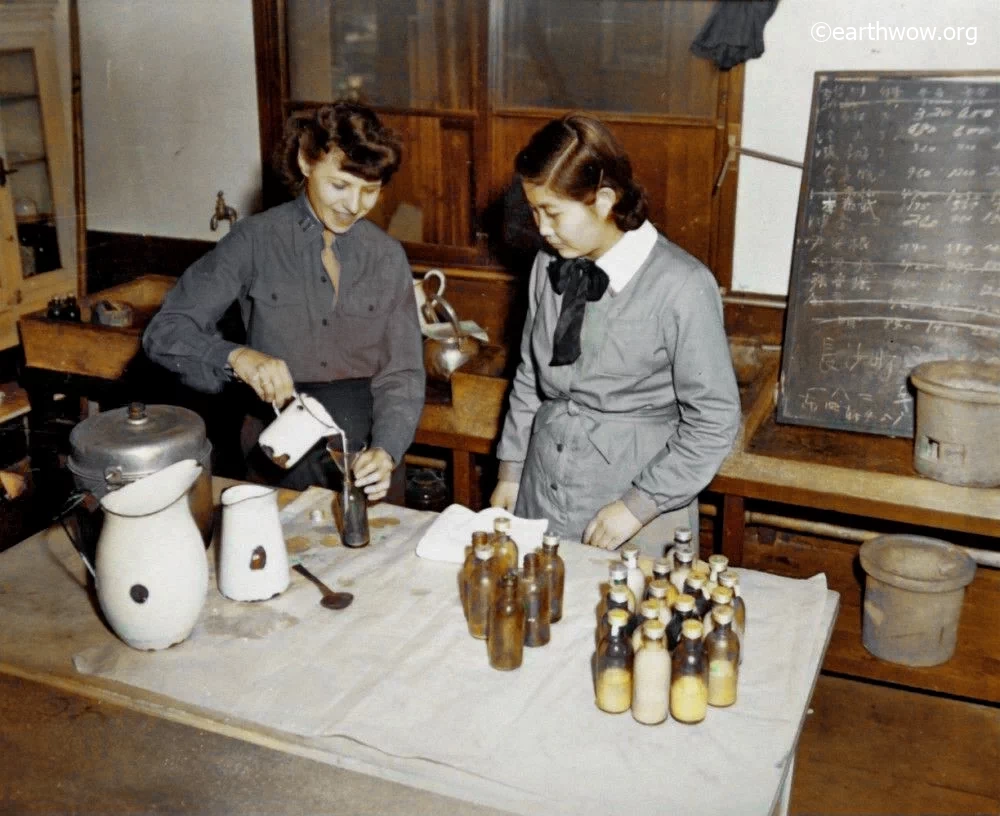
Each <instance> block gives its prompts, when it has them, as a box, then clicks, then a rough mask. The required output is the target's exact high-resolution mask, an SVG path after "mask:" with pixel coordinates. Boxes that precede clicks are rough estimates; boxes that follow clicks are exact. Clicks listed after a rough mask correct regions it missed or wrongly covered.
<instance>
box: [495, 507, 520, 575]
mask: <svg viewBox="0 0 1000 816" xmlns="http://www.w3.org/2000/svg"><path fill="white" fill-rule="evenodd" d="M493 546H494V547H496V551H497V552H496V554H497V557H498V558H499V559H500V560H501V561H502V562H503V568H504V571H506V570H514V571H515V572H516V571H517V568H518V566H519V565H520V562H519V561H518V554H517V543H516V542H515V541H514V539H513V538H511V537H510V519H509V518H508V517H507V516H499V517H497V518H495V519H493Z"/></svg>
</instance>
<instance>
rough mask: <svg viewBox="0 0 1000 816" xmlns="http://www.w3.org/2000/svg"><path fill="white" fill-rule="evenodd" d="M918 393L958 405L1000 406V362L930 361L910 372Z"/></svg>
mask: <svg viewBox="0 0 1000 816" xmlns="http://www.w3.org/2000/svg"><path fill="white" fill-rule="evenodd" d="M910 379H911V380H913V385H914V387H916V388H917V389H918V390H919V391H926V392H927V393H929V394H933V395H935V396H938V397H944V398H945V399H951V400H957V401H959V402H981V403H987V404H994V405H995V404H997V403H1000V363H988V362H982V361H978V360H932V361H930V362H926V363H921V364H920V365H918V366H917V367H916V368H914V369H913V371H911V372H910Z"/></svg>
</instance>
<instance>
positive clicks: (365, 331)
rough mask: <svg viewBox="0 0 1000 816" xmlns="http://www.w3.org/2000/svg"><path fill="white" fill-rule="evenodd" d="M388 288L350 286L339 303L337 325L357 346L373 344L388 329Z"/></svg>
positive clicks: (379, 339) (377, 341)
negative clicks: (351, 287)
mask: <svg viewBox="0 0 1000 816" xmlns="http://www.w3.org/2000/svg"><path fill="white" fill-rule="evenodd" d="M389 305H390V303H389V292H388V290H387V289H378V288H376V287H374V286H365V287H361V288H355V289H349V290H348V291H346V292H344V293H343V299H342V300H341V301H340V302H339V303H338V307H337V311H338V312H339V314H340V325H341V326H342V327H343V330H344V333H345V335H346V336H347V337H349V338H350V341H351V342H352V344H354V345H356V346H357V347H368V346H373V345H375V344H377V343H379V342H380V341H381V339H382V338H383V337H384V336H385V334H386V333H387V328H388V324H387V321H388V315H389Z"/></svg>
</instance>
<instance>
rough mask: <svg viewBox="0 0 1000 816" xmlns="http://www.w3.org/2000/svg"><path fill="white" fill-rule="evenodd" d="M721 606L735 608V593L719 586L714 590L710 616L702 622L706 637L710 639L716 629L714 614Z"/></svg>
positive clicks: (706, 616) (709, 611)
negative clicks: (710, 634)
mask: <svg viewBox="0 0 1000 816" xmlns="http://www.w3.org/2000/svg"><path fill="white" fill-rule="evenodd" d="M720 606H728V607H730V608H732V606H733V591H732V590H731V589H729V587H724V586H718V587H716V588H715V589H713V590H712V608H711V609H709V610H708V614H707V615H705V617H704V618H702V621H701V622H702V625H703V626H704V627H705V637H708V634H709V632H711V631H712V629H714V628H715V621H714V619H713V618H712V612H714V611H715V610H716V609H717V608H718V607H720Z"/></svg>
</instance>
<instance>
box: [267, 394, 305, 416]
mask: <svg viewBox="0 0 1000 816" xmlns="http://www.w3.org/2000/svg"><path fill="white" fill-rule="evenodd" d="M298 398H299V392H298V391H294V390H293V391H292V399H291V401H290V402H289V403H288V404H289V405H291V403H292V402H295V400H297V399H298ZM271 407H272V408H273V409H274V415H275V416H281V408H279V407H278V403H276V402H272V403H271Z"/></svg>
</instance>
